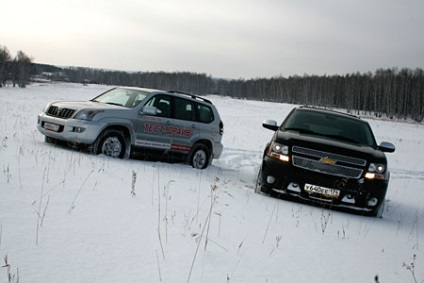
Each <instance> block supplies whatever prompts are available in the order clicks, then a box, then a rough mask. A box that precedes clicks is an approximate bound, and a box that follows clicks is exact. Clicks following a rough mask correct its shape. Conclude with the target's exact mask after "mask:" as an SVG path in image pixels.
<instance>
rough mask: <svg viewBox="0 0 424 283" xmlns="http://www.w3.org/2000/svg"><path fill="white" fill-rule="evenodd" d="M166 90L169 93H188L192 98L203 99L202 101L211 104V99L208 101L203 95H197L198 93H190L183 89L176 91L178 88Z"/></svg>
mask: <svg viewBox="0 0 424 283" xmlns="http://www.w3.org/2000/svg"><path fill="white" fill-rule="evenodd" d="M168 92H170V93H178V94H183V95H188V96H190V97H191V98H193V99H199V100H203V101H204V102H207V103H210V104H212V101H210V100H209V99H206V98H204V97H201V96H198V95H194V94H191V93H187V92H183V91H178V90H168Z"/></svg>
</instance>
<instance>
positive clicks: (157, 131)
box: [37, 87, 224, 169]
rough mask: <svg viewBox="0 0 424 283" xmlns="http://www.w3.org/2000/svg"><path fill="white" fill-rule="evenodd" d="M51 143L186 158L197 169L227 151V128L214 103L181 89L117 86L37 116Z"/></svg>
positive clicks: (54, 106)
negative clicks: (222, 141) (223, 143)
mask: <svg viewBox="0 0 424 283" xmlns="http://www.w3.org/2000/svg"><path fill="white" fill-rule="evenodd" d="M37 127H38V130H39V131H40V132H41V133H42V134H43V135H45V140H46V142H66V143H67V144H69V145H72V146H83V147H86V148H88V149H89V150H90V151H92V152H93V153H95V154H104V155H107V156H111V157H115V158H129V157H130V156H131V154H132V153H133V152H144V153H146V152H147V153H155V154H159V155H161V156H168V157H169V156H171V157H172V156H182V157H183V158H184V159H185V160H186V161H187V162H188V163H189V164H190V165H192V166H193V167H194V168H197V169H204V168H206V167H207V166H208V165H209V164H210V163H211V162H212V159H214V158H219V156H220V155H221V153H222V150H223V145H222V143H221V139H222V135H223V132H224V124H223V122H222V121H221V118H220V116H219V114H218V111H217V109H216V107H215V106H214V105H213V104H212V102H211V101H209V100H207V99H205V98H202V97H199V96H196V95H192V94H187V93H182V92H177V91H161V90H153V89H145V88H134V87H118V88H113V89H111V90H109V91H107V92H105V93H103V94H101V95H99V96H97V97H95V98H93V99H92V100H90V101H58V102H52V103H49V104H47V106H46V107H45V108H44V110H43V112H42V113H40V114H39V115H38V123H37Z"/></svg>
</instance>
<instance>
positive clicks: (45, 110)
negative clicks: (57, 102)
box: [43, 103, 51, 113]
mask: <svg viewBox="0 0 424 283" xmlns="http://www.w3.org/2000/svg"><path fill="white" fill-rule="evenodd" d="M50 105H51V103H47V104H46V106H44V109H43V112H44V113H47V110H49V108H50Z"/></svg>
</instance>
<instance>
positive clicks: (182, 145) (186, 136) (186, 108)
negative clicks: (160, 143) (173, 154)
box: [168, 97, 199, 153]
mask: <svg viewBox="0 0 424 283" xmlns="http://www.w3.org/2000/svg"><path fill="white" fill-rule="evenodd" d="M173 107H174V108H173V114H174V115H173V118H174V119H173V120H172V124H171V126H170V127H169V128H168V134H169V135H170V138H171V149H172V150H173V151H177V152H181V153H188V152H189V151H190V149H191V147H192V146H193V142H194V140H195V139H196V136H197V134H198V130H199V127H198V123H197V121H196V109H195V103H194V102H193V101H191V100H189V99H184V98H180V97H174V101H173Z"/></svg>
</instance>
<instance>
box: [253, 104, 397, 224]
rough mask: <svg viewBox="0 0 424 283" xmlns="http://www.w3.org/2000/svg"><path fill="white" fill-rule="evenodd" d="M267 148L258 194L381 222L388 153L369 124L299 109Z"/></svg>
mask: <svg viewBox="0 0 424 283" xmlns="http://www.w3.org/2000/svg"><path fill="white" fill-rule="evenodd" d="M263 127H265V128H267V129H270V130H273V131H275V133H274V135H273V137H272V139H271V142H270V143H268V144H267V145H266V148H265V151H264V154H263V161H262V166H261V167H260V169H259V174H258V178H257V182H256V192H260V191H261V192H263V193H266V194H270V195H275V196H278V195H286V196H287V195H289V196H295V197H298V198H300V199H303V200H308V201H313V202H318V203H321V204H324V205H327V206H328V207H342V208H350V209H354V210H357V211H360V213H363V214H366V215H371V216H377V217H381V216H382V213H383V210H384V199H385V196H386V191H387V186H388V184H389V177H390V173H389V170H388V168H387V159H386V156H385V154H384V152H394V151H395V147H394V145H393V144H391V143H389V142H382V143H381V144H380V145H377V143H376V140H375V138H374V135H373V132H372V130H371V127H370V125H369V124H368V123H367V122H366V121H363V120H361V119H360V118H359V117H356V116H353V115H349V114H344V113H339V112H336V111H331V110H325V109H318V108H311V107H305V106H302V107H298V108H295V109H293V110H292V111H291V112H290V114H289V115H288V116H287V117H286V119H285V120H284V122H283V123H282V124H281V125H280V126H278V125H277V122H275V121H272V120H267V121H264V123H263Z"/></svg>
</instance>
